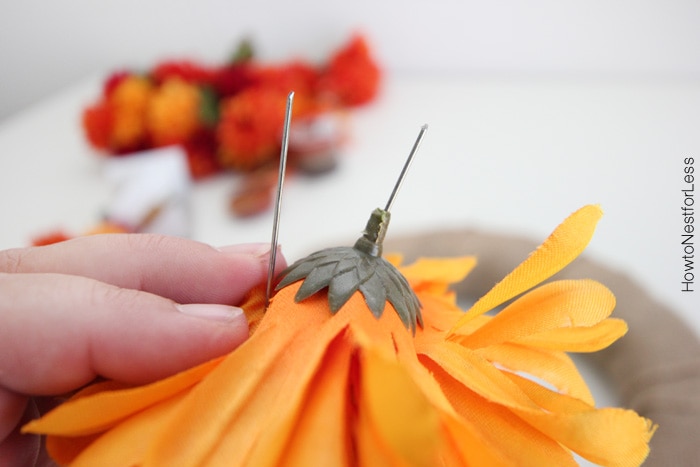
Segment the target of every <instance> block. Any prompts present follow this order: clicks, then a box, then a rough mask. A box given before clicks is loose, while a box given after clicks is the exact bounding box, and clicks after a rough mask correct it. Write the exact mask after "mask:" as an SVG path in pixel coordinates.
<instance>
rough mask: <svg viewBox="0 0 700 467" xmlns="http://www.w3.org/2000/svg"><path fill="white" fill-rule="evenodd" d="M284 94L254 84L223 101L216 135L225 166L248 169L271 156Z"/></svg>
mask: <svg viewBox="0 0 700 467" xmlns="http://www.w3.org/2000/svg"><path fill="white" fill-rule="evenodd" d="M285 96H286V95H285V94H284V93H282V92H279V91H273V90H270V89H266V88H262V87H254V88H250V89H247V90H245V91H243V92H241V93H239V94H237V95H236V96H234V97H231V98H230V99H228V100H227V101H226V102H225V103H224V104H223V105H222V107H221V114H220V121H219V125H218V127H217V136H218V140H219V143H220V146H219V156H220V161H221V163H222V164H223V165H224V166H226V167H232V168H235V169H239V170H250V169H254V168H256V167H260V166H261V165H264V164H265V163H267V162H270V161H271V160H273V159H274V157H275V156H276V155H277V148H278V147H279V141H280V136H281V133H280V132H281V130H282V124H283V122H284V106H285Z"/></svg>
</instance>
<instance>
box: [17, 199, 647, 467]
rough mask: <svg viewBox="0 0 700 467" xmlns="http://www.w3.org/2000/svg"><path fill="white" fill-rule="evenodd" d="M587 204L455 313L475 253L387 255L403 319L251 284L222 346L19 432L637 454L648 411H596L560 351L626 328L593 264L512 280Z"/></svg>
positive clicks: (208, 443) (76, 454)
mask: <svg viewBox="0 0 700 467" xmlns="http://www.w3.org/2000/svg"><path fill="white" fill-rule="evenodd" d="M600 215H601V212H600V210H599V208H597V207H595V206H587V207H584V208H583V209H581V210H579V211H577V212H576V213H574V214H573V215H571V216H570V217H569V218H568V219H566V221H565V222H564V223H563V224H562V225H561V226H559V227H558V228H557V229H556V230H555V231H554V233H553V234H552V235H551V236H550V237H549V238H548V239H547V240H546V241H545V242H544V243H543V244H542V245H541V246H540V247H539V248H538V249H537V250H536V251H535V252H534V253H533V254H532V255H531V256H530V257H529V258H528V259H526V260H525V261H524V262H523V263H522V264H521V265H520V266H518V267H517V268H516V269H515V270H514V271H513V272H511V273H510V274H509V275H508V276H506V277H505V278H504V279H503V280H502V281H501V282H500V283H498V284H497V285H496V286H495V287H494V288H493V289H491V291H489V292H488V293H487V294H486V295H484V296H483V297H482V298H481V299H480V300H479V301H478V302H477V303H476V304H475V305H474V306H473V307H472V308H471V309H470V310H468V311H467V312H466V313H463V312H462V311H461V310H460V309H459V308H458V307H457V305H456V297H455V295H454V293H452V292H450V291H449V288H448V287H449V284H450V283H454V282H456V281H459V280H461V279H462V278H463V277H464V276H465V275H466V274H467V273H468V272H469V271H470V270H471V268H472V267H473V266H474V264H475V261H474V260H473V259H472V258H455V259H423V260H419V261H418V262H416V263H415V264H413V265H410V266H407V267H403V268H400V271H401V272H402V273H403V274H404V276H405V278H406V279H407V280H408V282H409V283H410V285H411V287H412V289H413V291H414V292H415V293H416V295H417V297H418V298H419V300H420V301H421V303H422V307H423V308H422V316H423V320H424V322H423V326H422V327H420V328H419V329H417V330H416V332H415V335H414V334H413V333H412V332H411V331H410V330H409V329H407V327H406V325H405V324H404V323H403V322H402V321H401V319H400V318H399V316H398V314H397V313H395V312H394V310H393V309H392V307H391V305H390V304H387V309H386V310H385V311H384V313H383V314H381V316H380V317H379V318H376V317H375V316H374V315H373V314H372V313H371V311H370V309H369V308H368V305H367V303H366V302H365V300H364V299H363V296H362V295H361V294H360V293H357V292H355V294H354V295H353V296H352V297H351V298H350V300H349V301H348V302H347V303H346V304H345V305H344V306H342V308H340V310H339V311H338V312H337V313H335V314H333V313H331V311H330V309H329V304H328V301H327V298H326V295H325V292H323V291H322V292H320V293H317V294H316V295H313V296H311V297H309V298H307V299H306V300H304V301H302V302H300V303H296V302H295V299H294V296H295V294H296V292H297V290H298V288H299V284H298V283H295V284H292V285H290V286H288V287H285V288H283V289H282V290H280V291H279V292H278V293H277V294H276V295H275V296H274V297H273V299H272V302H271V304H270V306H269V308H268V309H267V310H266V311H264V310H263V301H264V297H263V291H262V289H258V290H255V291H253V292H252V293H251V295H250V297H249V299H248V301H247V303H246V304H245V305H244V308H245V309H246V312H247V314H248V315H249V317H250V319H251V323H252V327H253V328H254V329H255V331H254V333H253V335H252V337H251V338H250V339H249V340H248V341H247V342H245V343H244V344H243V345H242V346H241V347H239V348H238V349H237V350H235V351H234V352H232V353H231V354H229V355H228V356H226V357H223V358H220V359H216V360H213V361H210V362H208V363H205V364H203V365H200V366H198V367H195V368H193V369H191V370H189V371H186V372H183V373H180V374H178V375H175V376H173V377H170V378H167V379H165V380H161V381H158V382H155V383H153V384H150V385H146V386H142V387H135V388H129V387H125V386H124V385H121V384H119V383H114V382H106V383H98V384H96V385H94V386H92V387H89V388H87V389H86V390H85V391H84V392H83V393H82V394H78V395H77V396H76V397H75V398H73V399H72V400H71V401H69V402H67V403H66V404H64V405H63V406H61V407H59V408H58V409H56V410H55V411H53V412H51V413H49V414H48V415H46V416H44V417H43V418H42V419H40V420H37V421H33V422H31V423H29V424H28V425H26V426H25V427H24V431H25V432H32V433H43V434H47V435H49V436H48V447H49V450H50V452H51V454H52V455H53V456H54V457H55V458H56V459H57V460H58V461H59V462H62V463H70V464H71V465H76V466H81V465H89V466H92V465H100V466H110V465H114V466H116V465H120V466H137V465H180V466H195V465H196V466H203V465H207V466H218V465H220V466H230V465H251V466H253V465H254V466H265V465H268V466H273V465H299V466H308V465H324V466H326V465H331V466H350V465H415V466H432V465H470V466H488V467H491V466H500V465H518V466H537V467H539V466H543V465H557V466H574V465H576V462H575V461H574V459H573V456H572V452H576V453H578V454H580V455H581V456H583V457H584V458H587V459H590V460H591V461H593V462H596V463H599V464H602V465H608V466H634V465H639V464H641V463H642V461H643V460H644V459H645V457H646V456H647V453H648V442H649V439H650V438H651V436H652V434H653V431H654V429H655V427H654V426H652V424H651V422H650V421H649V420H646V419H644V418H642V417H639V416H638V415H637V414H635V413H634V412H632V411H627V410H622V409H615V408H603V409H596V408H595V407H594V405H593V400H592V397H591V395H590V392H589V390H588V388H587V387H586V385H585V383H584V382H583V380H582V379H581V377H580V375H579V373H578V372H577V370H576V368H575V366H574V365H573V363H572V362H571V360H570V359H569V358H568V357H567V356H566V354H565V352H566V351H576V352H592V351H596V350H599V349H601V348H603V347H605V346H607V345H609V344H610V343H611V342H613V341H615V340H616V339H618V338H619V337H621V336H622V335H623V334H624V333H625V332H626V330H627V327H626V325H625V323H624V322H622V321H620V320H617V319H612V318H609V315H610V313H611V311H612V309H613V307H614V304H615V300H614V297H613V296H612V294H611V293H610V291H609V290H608V289H606V288H605V287H604V286H603V285H601V284H599V283H597V282H594V281H590V280H567V281H557V282H551V283H548V284H545V285H542V286H540V287H537V288H534V289H533V290H531V291H529V292H527V291H528V290H529V289H531V288H532V287H534V286H536V285H537V284H539V283H540V282H542V281H543V280H545V279H547V278H549V277H551V275H553V274H554V273H556V272H557V271H559V270H561V269H562V268H563V267H564V266H566V264H568V263H569V262H570V261H572V260H573V259H574V258H575V257H576V256H578V255H579V254H580V253H581V251H582V250H583V249H584V248H585V246H586V244H587V243H588V242H589V240H590V238H591V236H592V234H593V230H594V228H595V225H596V223H597V221H598V219H599V218H600ZM524 292H526V293H525V294H524V295H522V296H521V297H520V298H518V299H516V300H515V301H513V302H512V303H510V304H509V305H507V306H506V307H505V308H504V309H503V310H502V311H501V312H499V313H498V314H496V315H495V316H493V317H490V316H486V315H484V313H485V312H487V311H489V310H491V309H492V308H494V307H496V306H499V305H501V304H502V303H504V302H506V301H508V300H510V299H511V298H514V297H516V296H518V295H521V294H523V293H524ZM532 377H536V378H538V380H539V381H544V382H546V383H545V384H546V385H543V384H540V382H538V381H536V380H534V379H533V378H532Z"/></svg>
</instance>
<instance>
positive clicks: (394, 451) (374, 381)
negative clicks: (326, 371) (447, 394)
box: [356, 349, 439, 467]
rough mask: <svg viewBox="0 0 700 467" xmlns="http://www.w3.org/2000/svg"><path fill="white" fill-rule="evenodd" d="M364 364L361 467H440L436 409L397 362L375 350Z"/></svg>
mask: <svg viewBox="0 0 700 467" xmlns="http://www.w3.org/2000/svg"><path fill="white" fill-rule="evenodd" d="M360 360H361V363H360V365H361V376H360V377H361V387H362V390H361V393H360V394H359V404H360V420H359V426H358V427H357V431H356V436H357V439H358V444H359V454H360V459H359V461H360V462H359V463H360V465H413V466H426V467H427V466H432V465H435V461H436V454H437V447H438V440H439V438H438V434H439V429H438V413H437V412H436V410H435V408H434V407H433V406H432V405H431V404H430V403H429V401H428V400H427V399H426V397H425V396H424V395H423V393H422V392H421V391H420V390H419V389H418V387H416V384H415V383H414V381H413V380H412V378H411V377H410V375H409V374H408V373H407V372H406V370H405V369H404V368H402V367H401V366H400V365H399V364H397V362H396V361H391V360H389V359H388V358H386V357H384V356H382V355H380V353H378V352H376V351H374V350H372V349H366V350H365V351H363V352H362V353H361V355H360ZM399 395H400V397H398V396H399Z"/></svg>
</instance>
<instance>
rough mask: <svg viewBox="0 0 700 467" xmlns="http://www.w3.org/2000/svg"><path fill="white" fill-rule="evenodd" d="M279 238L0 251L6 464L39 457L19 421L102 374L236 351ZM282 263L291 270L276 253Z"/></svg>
mask: <svg viewBox="0 0 700 467" xmlns="http://www.w3.org/2000/svg"><path fill="white" fill-rule="evenodd" d="M268 256H269V245H261V244H250V245H236V246H231V247H225V248H221V249H218V250H217V249H215V248H212V247H210V246H207V245H204V244H201V243H197V242H194V241H190V240H185V239H179V238H173V237H163V236H157V235H139V234H134V235H127V234H117V235H96V236H88V237H81V238H77V239H74V240H70V241H67V242H62V243H58V244H54V245H49V246H45V247H35V248H19V249H13V250H6V251H0V465H12V466H19V465H37V464H39V463H40V461H41V462H43V460H41V457H42V456H40V454H39V439H38V437H35V436H30V435H21V434H20V433H19V427H20V426H21V425H23V424H24V423H25V422H26V421H28V420H30V419H32V418H36V417H37V416H38V415H39V414H40V413H41V412H42V406H44V405H46V403H47V401H50V398H47V397H42V396H51V395H61V394H65V393H68V392H70V391H73V390H75V389H77V388H79V387H81V386H84V385H85V384H87V383H89V382H90V381H92V380H93V379H94V378H95V377H97V376H101V377H105V378H109V379H114V380H118V381H122V382H126V383H134V384H141V383H147V382H150V381H154V380H157V379H160V378H163V377H165V376H168V375H171V374H174V373H176V372H178V371H181V370H184V369H187V368H189V367H192V366H194V365H197V364H199V363H202V362H205V361H207V360H209V359H211V358H214V357H217V356H220V355H223V354H225V353H227V352H230V351H231V350H233V349H234V348H235V347H237V346H238V345H239V344H241V343H242V342H243V341H244V340H245V339H246V338H247V337H248V324H247V321H246V318H245V315H244V314H243V313H242V310H241V309H240V308H236V307H234V306H229V305H221V304H237V303H240V301H241V299H242V298H243V297H244V295H245V294H246V293H247V292H248V291H249V290H250V289H251V288H252V287H254V286H255V285H258V284H260V283H262V282H264V281H265V279H266V277H267V270H268ZM277 258H278V260H277V269H278V270H280V269H282V268H284V267H285V266H286V263H285V261H284V258H283V257H281V255H278V256H277Z"/></svg>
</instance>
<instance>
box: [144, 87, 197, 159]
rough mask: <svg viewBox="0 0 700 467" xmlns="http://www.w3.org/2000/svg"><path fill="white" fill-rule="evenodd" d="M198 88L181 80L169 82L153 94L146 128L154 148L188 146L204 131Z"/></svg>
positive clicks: (149, 104)
mask: <svg viewBox="0 0 700 467" xmlns="http://www.w3.org/2000/svg"><path fill="white" fill-rule="evenodd" d="M200 105H201V99H200V93H199V89H198V88H197V86H195V85H193V84H190V83H187V82H185V81H183V80H182V79H179V78H170V79H167V80H166V81H165V82H163V84H162V85H161V86H160V87H159V88H158V89H157V90H156V91H155V92H154V93H153V96H152V97H151V99H150V101H149V103H148V109H147V115H146V125H147V129H148V131H149V134H150V137H151V140H152V143H153V145H154V146H168V145H171V144H184V143H185V142H187V141H189V140H190V138H192V137H193V136H194V134H195V133H196V132H197V130H198V129H199V127H200V120H199V110H200Z"/></svg>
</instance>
